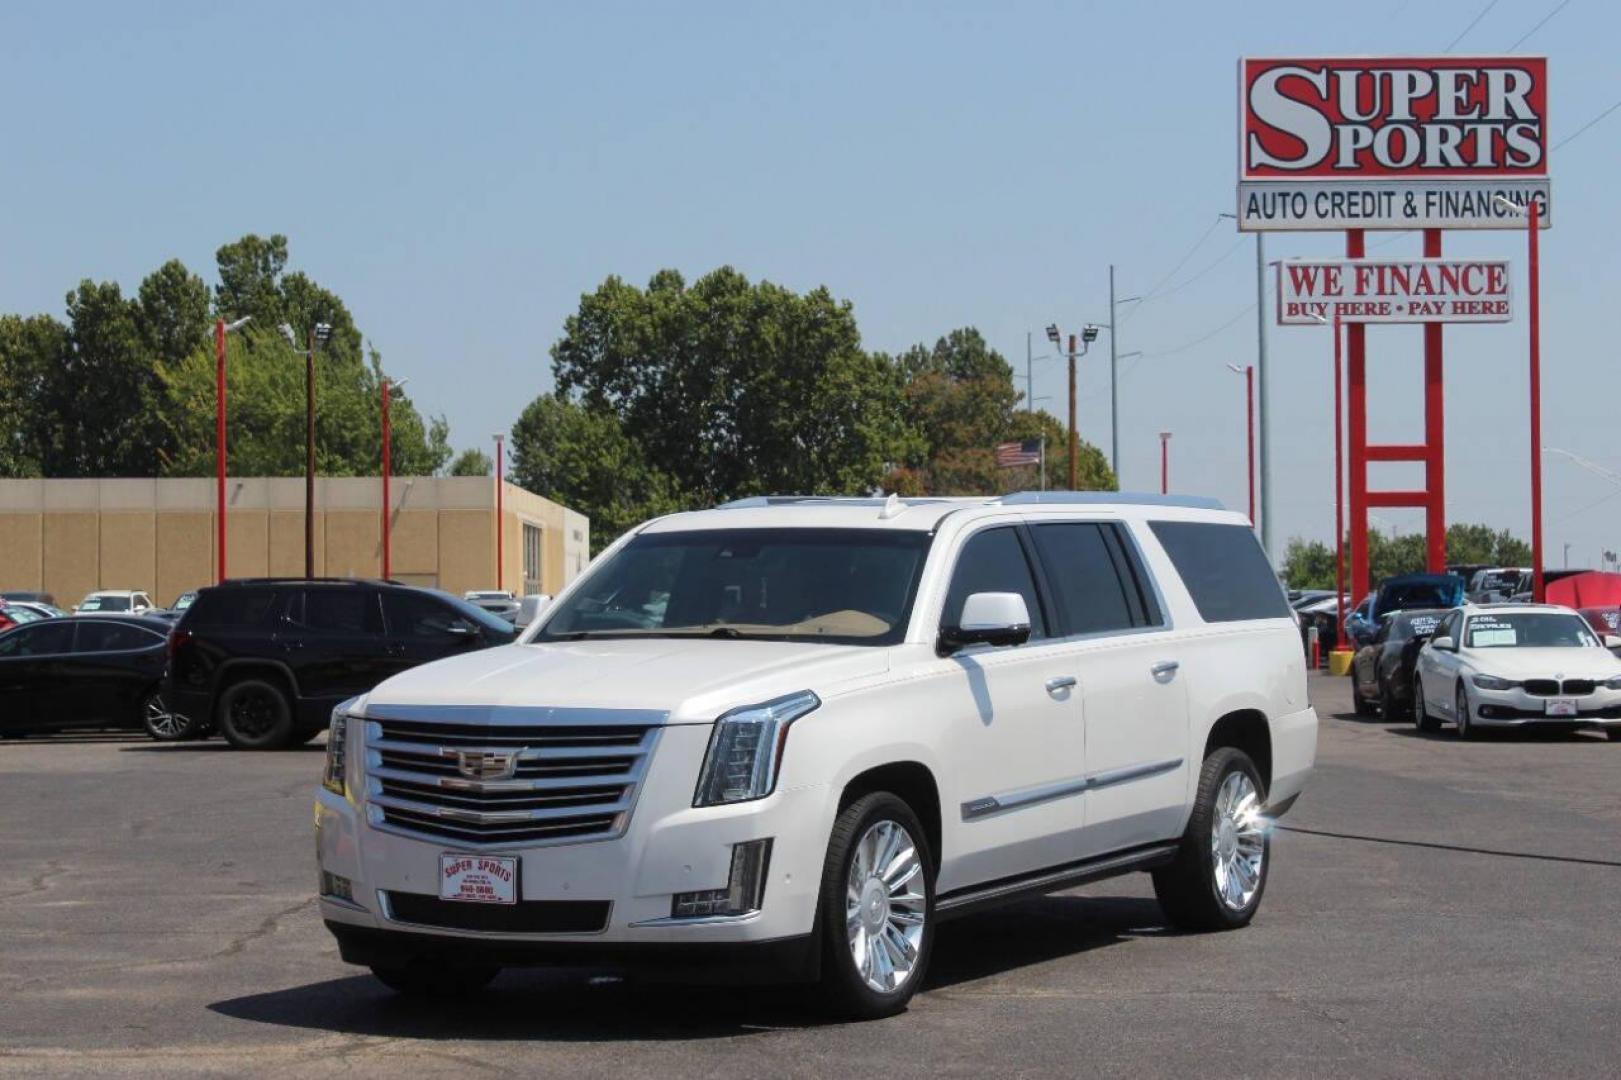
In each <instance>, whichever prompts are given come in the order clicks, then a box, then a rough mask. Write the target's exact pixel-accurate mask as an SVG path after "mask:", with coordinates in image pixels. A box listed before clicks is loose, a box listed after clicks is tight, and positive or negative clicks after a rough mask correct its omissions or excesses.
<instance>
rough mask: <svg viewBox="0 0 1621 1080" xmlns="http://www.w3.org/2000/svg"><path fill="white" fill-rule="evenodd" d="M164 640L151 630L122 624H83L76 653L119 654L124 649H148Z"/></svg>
mask: <svg viewBox="0 0 1621 1080" xmlns="http://www.w3.org/2000/svg"><path fill="white" fill-rule="evenodd" d="M162 640H163V639H162V638H160V637H158V635H156V634H154V633H152V632H151V631H150V630H143V629H141V628H140V627H139V626H131V625H130V624H129V623H121V622H95V623H93V622H82V623H80V624H79V636H78V637H77V638H75V639H74V642H73V651H74V652H76V653H93V652H117V651H120V650H124V649H146V648H150V647H152V646H153V645H157V644H159V643H160V642H161V641H162Z"/></svg>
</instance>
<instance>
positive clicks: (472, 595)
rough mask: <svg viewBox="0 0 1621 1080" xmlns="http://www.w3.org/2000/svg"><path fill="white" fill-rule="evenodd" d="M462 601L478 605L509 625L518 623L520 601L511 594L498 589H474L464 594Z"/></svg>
mask: <svg viewBox="0 0 1621 1080" xmlns="http://www.w3.org/2000/svg"><path fill="white" fill-rule="evenodd" d="M462 599H464V600H466V601H467V602H468V603H470V604H477V605H478V606H479V607H481V608H483V609H484V610H485V611H488V612H489V613H490V614H492V615H499V616H500V617H501V618H503V619H505V620H506V621H507V622H509V623H513V624H516V623H517V621H518V608H519V604H518V599H517V597H515V596H513V595H512V594H511V593H509V592H504V591H501V590H497V589H482V590H480V589H474V590H472V591H471V592H467V593H464V594H463V596H462Z"/></svg>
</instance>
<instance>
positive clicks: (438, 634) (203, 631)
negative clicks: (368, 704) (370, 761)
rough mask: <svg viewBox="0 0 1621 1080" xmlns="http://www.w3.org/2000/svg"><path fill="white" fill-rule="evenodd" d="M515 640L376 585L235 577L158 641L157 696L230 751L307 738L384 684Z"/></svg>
mask: <svg viewBox="0 0 1621 1080" xmlns="http://www.w3.org/2000/svg"><path fill="white" fill-rule="evenodd" d="M517 634H518V631H517V630H516V628H514V627H513V625H512V624H511V623H509V622H507V621H506V620H505V619H501V618H498V617H497V616H495V615H491V614H490V613H489V612H487V611H484V610H483V609H482V608H479V607H475V606H474V605H472V604H469V603H467V602H466V601H465V600H459V599H457V598H456V597H454V596H451V595H450V594H448V593H441V592H436V591H430V590H427V589H416V588H412V587H410V586H408V585H399V584H396V583H393V582H386V581H357V580H353V579H349V578H342V579H325V578H320V579H305V578H293V579H282V578H246V579H240V580H235V581H227V582H225V583H224V584H222V585H216V586H214V587H212V588H207V589H199V590H198V592H197V599H196V600H195V601H194V602H193V603H192V605H191V606H190V607H189V608H187V609H186V613H185V614H184V615H183V616H181V618H180V621H179V623H177V624H176V626H175V629H174V633H173V634H172V635H171V636H170V638H169V666H168V671H167V672H166V673H165V675H164V690H165V696H166V697H167V698H168V700H169V702H170V707H171V708H172V709H173V710H174V711H175V712H177V713H180V714H182V715H184V716H187V717H190V718H192V719H191V723H192V724H193V725H194V727H193V730H191V731H189V732H187V733H186V734H188V735H200V734H204V733H205V732H206V731H207V730H208V729H209V728H210V727H213V728H217V729H218V730H219V732H220V734H222V735H224V736H225V738H226V740H227V741H228V742H230V743H231V745H233V746H236V747H240V748H242V749H245V750H269V749H274V748H277V747H284V746H291V745H293V744H295V743H299V742H304V741H306V740H308V739H311V738H313V737H314V736H315V735H316V734H318V733H319V732H321V731H323V730H325V729H326V726H327V721H328V718H329V717H330V714H331V712H332V708H333V707H334V706H335V705H337V704H338V703H339V702H342V701H344V700H346V699H348V698H351V697H354V696H355V695H356V694H363V693H365V692H366V691H368V690H370V689H371V688H372V687H374V686H376V685H377V684H378V683H380V682H382V681H383V680H384V679H386V678H388V677H389V676H390V675H393V674H396V673H397V672H401V671H404V670H405V669H406V668H410V667H415V666H416V665H418V664H422V663H426V662H427V661H429V660H437V659H439V658H440V657H443V656H452V655H455V654H457V653H462V652H468V651H470V650H473V649H482V648H485V647H488V646H491V645H506V644H509V643H510V642H512V641H513V640H514V639H515V638H516V637H517Z"/></svg>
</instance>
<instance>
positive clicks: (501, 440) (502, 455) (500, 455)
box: [495, 431, 506, 592]
mask: <svg viewBox="0 0 1621 1080" xmlns="http://www.w3.org/2000/svg"><path fill="white" fill-rule="evenodd" d="M505 445H506V435H504V434H503V433H501V432H499V431H497V432H496V433H495V591H496V592H500V591H501V588H502V585H501V559H502V557H503V555H504V552H503V551H502V540H503V539H504V537H503V536H502V535H501V534H502V533H503V532H504V531H505V528H504V526H505V524H506V522H505V520H504V515H503V513H502V506H501V495H502V491H501V487H502V467H503V465H504V463H505V461H506V451H505V449H504V447H505Z"/></svg>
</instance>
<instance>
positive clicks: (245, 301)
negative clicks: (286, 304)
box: [214, 233, 287, 328]
mask: <svg viewBox="0 0 1621 1080" xmlns="http://www.w3.org/2000/svg"><path fill="white" fill-rule="evenodd" d="M214 261H215V263H216V264H217V265H218V266H219V274H220V283H219V286H218V289H217V291H216V294H215V295H216V301H217V305H218V310H219V312H220V313H221V314H223V315H225V316H227V317H229V318H231V319H240V318H241V317H242V316H244V315H251V316H253V318H254V319H255V320H256V321H257V322H258V323H259V325H260V326H262V327H271V328H274V327H275V326H277V325H279V324H280V323H281V322H282V321H283V305H282V294H281V288H280V280H281V274H282V271H283V270H284V269H285V268H286V266H287V238H286V237H285V236H282V235H281V234H279V233H278V234H276V235H273V236H271V237H270V238H269V239H268V240H266V239H264V238H262V237H259V236H256V235H254V234H253V233H249V234H248V235H247V236H244V237H243V238H242V239H240V240H237V241H235V242H234V243H230V244H225V245H224V246H222V247H221V248H220V249H219V250H218V251H216V252H215V253H214Z"/></svg>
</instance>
